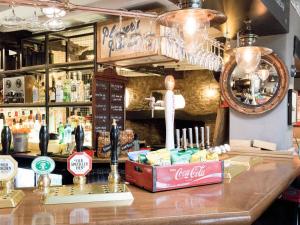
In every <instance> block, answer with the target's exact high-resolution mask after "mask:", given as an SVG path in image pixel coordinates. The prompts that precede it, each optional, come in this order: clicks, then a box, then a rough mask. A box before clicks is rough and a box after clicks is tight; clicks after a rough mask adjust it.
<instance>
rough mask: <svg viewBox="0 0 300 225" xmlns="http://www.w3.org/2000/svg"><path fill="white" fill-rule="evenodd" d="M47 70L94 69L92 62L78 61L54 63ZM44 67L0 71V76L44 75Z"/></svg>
mask: <svg viewBox="0 0 300 225" xmlns="http://www.w3.org/2000/svg"><path fill="white" fill-rule="evenodd" d="M48 68H49V69H59V70H75V69H78V68H80V69H94V60H80V61H74V62H67V63H55V64H49V66H48ZM45 71H46V65H45V64H43V65H37V66H27V67H23V68H21V69H17V70H6V71H1V72H0V76H3V77H6V76H19V75H26V74H34V73H37V72H39V73H45Z"/></svg>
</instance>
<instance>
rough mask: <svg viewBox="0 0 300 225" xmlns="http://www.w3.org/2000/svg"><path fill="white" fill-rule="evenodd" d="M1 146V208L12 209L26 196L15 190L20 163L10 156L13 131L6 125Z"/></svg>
mask: <svg viewBox="0 0 300 225" xmlns="http://www.w3.org/2000/svg"><path fill="white" fill-rule="evenodd" d="M1 144H2V153H3V155H1V156H0V208H12V207H16V206H17V205H18V204H19V203H20V202H21V200H22V199H23V198H24V196H25V194H24V192H23V191H21V190H14V177H15V176H16V174H17V169H18V163H17V161H16V160H14V158H13V157H11V156H10V155H9V149H10V145H11V131H10V129H9V127H8V126H7V125H5V124H4V127H3V129H2V132H1Z"/></svg>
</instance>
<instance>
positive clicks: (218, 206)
mask: <svg viewBox="0 0 300 225" xmlns="http://www.w3.org/2000/svg"><path fill="white" fill-rule="evenodd" d="M299 173H300V161H299V159H298V158H295V159H278V158H277V159H274V158H272V159H271V158H264V162H263V164H259V165H256V166H254V167H253V168H251V169H250V170H249V171H246V172H244V173H242V174H241V175H239V176H237V177H235V178H233V179H232V180H230V181H229V180H226V181H225V182H224V183H222V184H215V185H207V186H199V187H194V188H186V189H180V190H174V191H166V192H161V193H149V192H147V191H145V190H142V189H139V188H137V187H134V186H130V189H131V191H132V193H133V196H134V201H133V202H131V203H129V202H116V203H86V204H65V205H43V204H41V203H40V199H39V197H38V195H37V194H36V193H33V191H32V190H25V192H26V197H25V199H24V200H23V202H22V203H21V204H20V205H19V206H18V207H17V208H16V209H2V210H0V224H12V225H23V224H24V225H29V224H39V225H42V224H103V225H118V224H122V225H129V224H130V225H159V224H162V225H173V224H174V225H175V224H176V225H190V224H193V225H194V224H228V225H229V224H230V225H234V224H238V225H242V224H251V223H252V222H253V221H255V220H256V219H257V218H258V217H259V216H260V215H261V214H262V213H263V212H264V211H265V210H266V209H267V207H268V206H269V205H270V204H271V203H272V202H273V201H274V200H275V199H276V198H277V197H278V196H279V195H280V193H281V192H282V191H284V190H285V189H286V188H287V187H288V185H289V184H290V183H291V182H292V181H293V180H294V178H295V177H297V176H298V174H299Z"/></svg>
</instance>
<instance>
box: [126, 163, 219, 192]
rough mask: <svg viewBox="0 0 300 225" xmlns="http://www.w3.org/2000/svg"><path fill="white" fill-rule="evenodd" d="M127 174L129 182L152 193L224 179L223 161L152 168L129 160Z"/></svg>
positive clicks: (217, 181) (213, 182)
mask: <svg viewBox="0 0 300 225" xmlns="http://www.w3.org/2000/svg"><path fill="white" fill-rule="evenodd" d="M125 172H126V174H125V177H126V181H127V182H129V183H131V184H134V185H136V186H139V187H142V188H144V189H146V190H148V191H152V192H158V191H166V190H172V189H179V188H185V187H193V186H199V185H206V184H215V183H221V182H222V181H223V177H224V167H223V161H211V162H201V163H190V164H178V165H171V166H150V165H145V164H141V163H136V162H132V161H129V160H128V161H126V163H125Z"/></svg>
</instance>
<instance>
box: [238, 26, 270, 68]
mask: <svg viewBox="0 0 300 225" xmlns="http://www.w3.org/2000/svg"><path fill="white" fill-rule="evenodd" d="M244 22H245V25H246V28H245V29H244V30H242V31H240V32H239V33H238V34H237V48H236V49H234V53H235V59H236V63H237V67H238V68H239V70H240V71H242V72H244V73H253V72H254V71H255V70H256V69H257V67H258V65H259V63H260V60H261V57H262V56H264V55H268V54H270V53H272V49H269V48H265V47H259V46H255V45H254V43H255V42H256V40H257V38H258V36H257V35H256V34H254V33H253V31H252V28H251V20H246V21H244Z"/></svg>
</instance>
